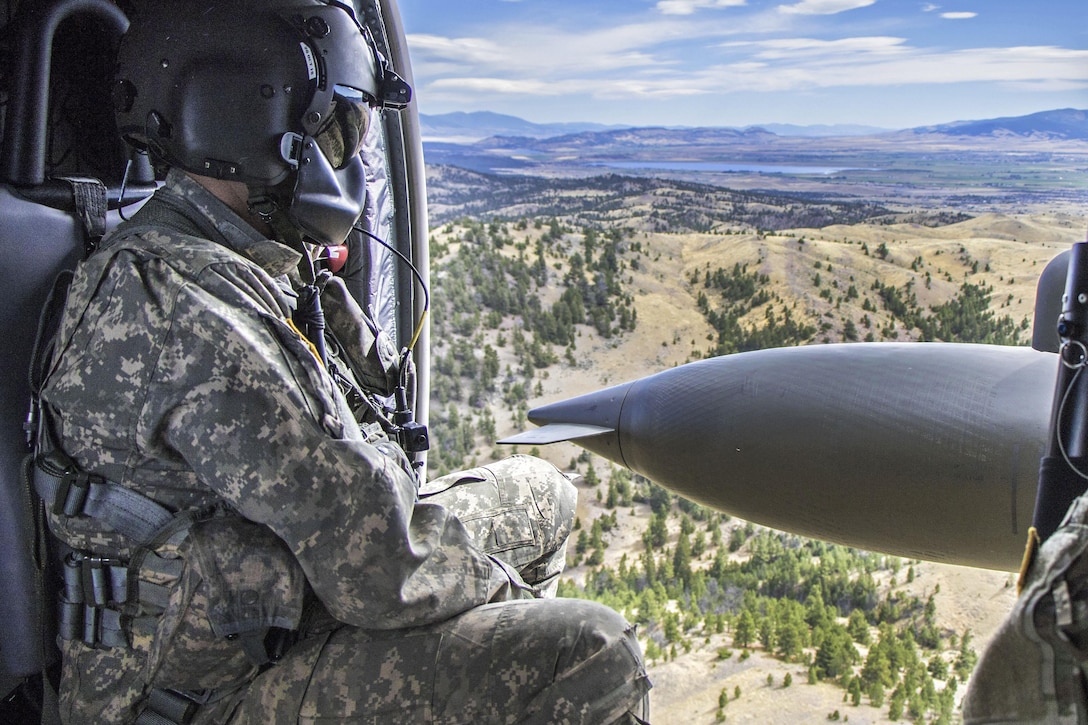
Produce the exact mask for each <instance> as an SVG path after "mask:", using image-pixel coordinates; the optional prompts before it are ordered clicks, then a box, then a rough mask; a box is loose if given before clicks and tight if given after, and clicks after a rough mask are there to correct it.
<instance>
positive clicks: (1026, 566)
mask: <svg viewBox="0 0 1088 725" xmlns="http://www.w3.org/2000/svg"><path fill="white" fill-rule="evenodd" d="M1039 543H1040V542H1039V530H1038V529H1036V528H1035V527H1034V526H1032V527H1031V528H1029V529H1028V540H1027V543H1026V544H1025V545H1024V560H1023V561H1021V562H1020V576H1019V577H1017V579H1016V594H1017V595H1018V596H1019V594H1020V592H1022V591H1024V585H1025V584H1027V579H1028V572H1029V571H1031V564H1032V562H1034V561H1035V553H1036V552H1037V551H1039Z"/></svg>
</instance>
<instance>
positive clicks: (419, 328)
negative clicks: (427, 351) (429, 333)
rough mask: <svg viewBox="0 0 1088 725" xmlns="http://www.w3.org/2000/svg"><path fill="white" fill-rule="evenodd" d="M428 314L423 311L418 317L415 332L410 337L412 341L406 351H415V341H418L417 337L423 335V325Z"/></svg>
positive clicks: (426, 310) (426, 311)
mask: <svg viewBox="0 0 1088 725" xmlns="http://www.w3.org/2000/svg"><path fill="white" fill-rule="evenodd" d="M430 313H431V311H430V310H428V309H425V310H423V314H421V315H420V316H419V323H418V324H417V325H416V331H415V333H414V334H413V335H412V341H411V342H410V343H408V349H409V350H415V348H416V340H418V339H419V336H420V335H421V334H422V333H423V323H424V322H426V321H427V315H429V314H430Z"/></svg>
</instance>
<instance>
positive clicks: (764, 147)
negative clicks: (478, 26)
mask: <svg viewBox="0 0 1088 725" xmlns="http://www.w3.org/2000/svg"><path fill="white" fill-rule="evenodd" d="M421 125H422V131H423V142H424V153H425V154H426V157H427V162H428V163H429V164H444V165H449V166H458V167H461V168H464V169H472V170H474V171H480V172H486V173H519V172H524V173H545V172H547V171H548V170H550V173H560V172H561V171H562V172H566V171H570V170H572V169H575V168H578V169H580V170H581V172H589V173H594V171H593V170H594V169H597V170H601V169H618V170H621V171H623V170H633V169H641V170H642V171H645V170H647V169H657V170H661V171H670V172H681V171H684V172H692V173H697V172H700V171H711V172H733V171H740V172H751V171H754V172H756V173H760V172H764V171H767V172H782V173H823V174H834V173H837V172H838V171H841V170H844V169H866V168H875V167H882V166H884V165H885V164H887V163H888V161H887V158H888V154H899V155H902V154H904V153H922V154H927V153H930V152H932V151H934V150H937V149H944V150H946V151H947V150H950V149H961V150H967V149H970V150H973V151H975V152H979V153H983V154H986V153H989V152H992V151H993V150H994V149H996V148H998V147H1000V148H1003V149H1006V150H1008V149H1010V148H1013V149H1016V148H1019V149H1021V150H1024V149H1026V148H1027V147H1028V146H1032V147H1033V148H1034V149H1035V150H1037V151H1043V152H1048V151H1049V150H1050V149H1051V147H1053V146H1054V145H1055V144H1067V145H1068V144H1081V143H1083V142H1086V141H1088V111H1083V110H1076V109H1071V108H1070V109H1060V110H1054V111H1044V112H1041V113H1033V114H1031V115H1028V116H1018V117H1013V118H994V119H989V120H979V121H956V122H954V123H947V124H942V125H938V126H923V127H918V128H911V129H905V130H897V131H889V130H887V129H873V128H871V127H869V128H866V127H858V126H781V125H767V126H748V127H746V128H729V127H724V126H721V127H694V128H693V127H671V128H665V127H624V126H618V127H617V126H602V125H599V124H588V123H584V124H583V123H562V124H536V123H531V122H529V121H526V120H524V119H521V118H517V117H515V116H504V115H501V114H497V113H456V114H445V115H441V116H422V117H421ZM1078 153H1080V152H1078ZM791 168H792V169H793V171H791V170H790V169H791ZM798 169H800V170H798Z"/></svg>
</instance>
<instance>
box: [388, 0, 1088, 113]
mask: <svg viewBox="0 0 1088 725" xmlns="http://www.w3.org/2000/svg"><path fill="white" fill-rule="evenodd" d="M398 5H399V8H400V14H401V18H402V21H403V23H404V28H405V32H406V33H407V36H408V48H409V52H410V54H411V61H412V69H413V75H414V78H415V86H416V98H417V99H418V103H419V109H420V111H421V112H422V113H426V114H440V113H449V112H453V111H493V112H496V113H506V114H511V115H514V116H518V117H521V118H524V119H526V120H529V121H534V122H537V123H554V122H574V121H577V122H596V123H604V124H622V125H631V126H656V125H668V126H737V127H743V126H748V125H756V124H765V123H792V124H799V125H813V124H863V125H871V126H879V127H882V128H910V127H914V126H922V125H930V124H938V123H947V122H951V121H957V120H974V119H985V118H996V117H1001V116H1020V115H1026V114H1029V113H1035V112H1037V111H1044V110H1051V109H1055V108H1080V109H1088V0H933V1H932V2H929V1H928V0H921V1H918V0H779V1H774V0H461V1H460V2H456V1H451V0H398Z"/></svg>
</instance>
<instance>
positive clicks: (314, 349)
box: [284, 317, 325, 367]
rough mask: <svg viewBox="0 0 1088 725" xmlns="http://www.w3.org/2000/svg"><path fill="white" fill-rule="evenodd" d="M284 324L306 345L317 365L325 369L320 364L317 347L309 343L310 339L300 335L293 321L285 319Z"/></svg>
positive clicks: (322, 364) (300, 331) (323, 365)
mask: <svg viewBox="0 0 1088 725" xmlns="http://www.w3.org/2000/svg"><path fill="white" fill-rule="evenodd" d="M284 322H286V323H287V326H288V327H290V328H291V329H292V330H294V331H295V334H296V335H298V336H299V338H300V339H301V340H302V342H303V343H304V344H305V345H306V348H307V349H308V350H309V351H310V354H311V355H313V356H314V360H317V364H318V365H320V366H321V367H325V363H323V362H321V355H319V354H318V352H317V346H316V345H314V344H313V343H312V342H310V338H308V337H306V336H305V335H303V334H302V330H300V329H298V328H297V327H295V321H294V320H292V319H291V318H290V317H285V318H284Z"/></svg>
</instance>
